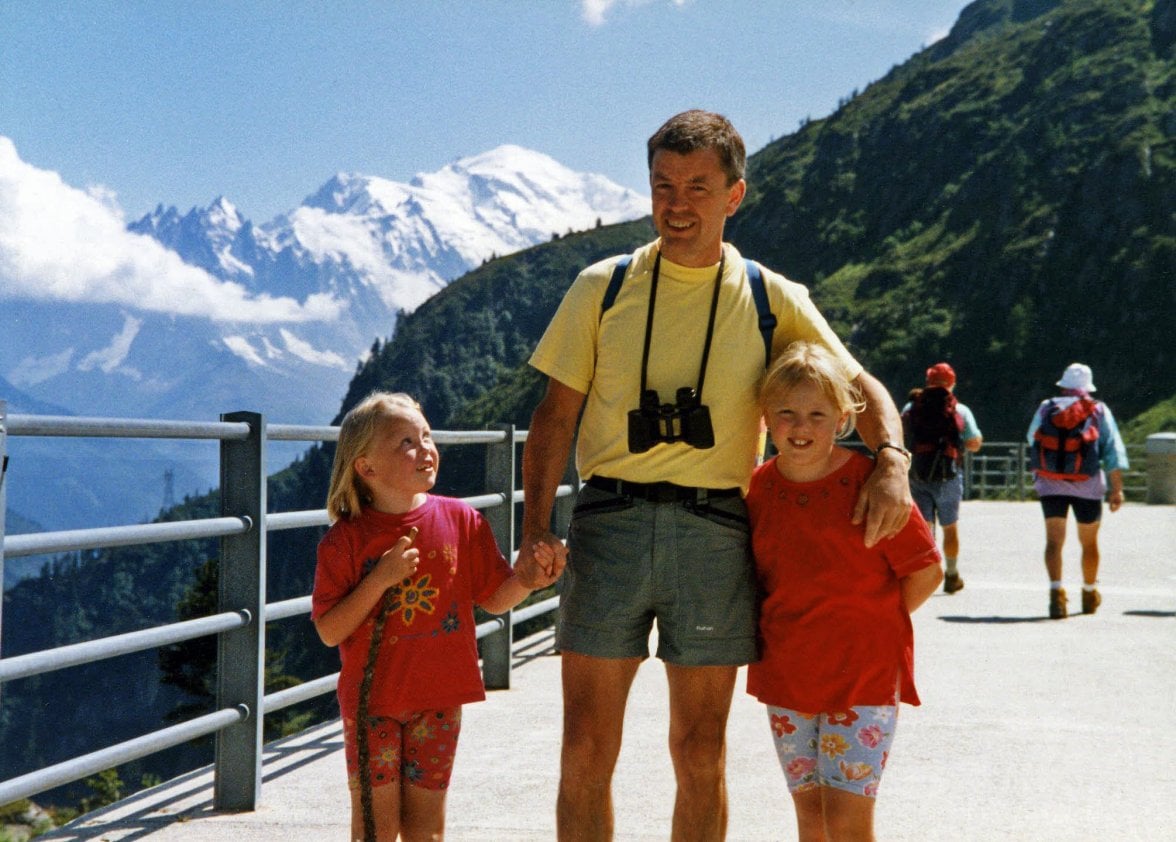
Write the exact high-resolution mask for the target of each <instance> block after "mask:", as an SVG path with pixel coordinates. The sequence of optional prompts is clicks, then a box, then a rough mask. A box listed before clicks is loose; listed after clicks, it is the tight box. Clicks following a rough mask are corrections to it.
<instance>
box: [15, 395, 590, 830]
mask: <svg viewBox="0 0 1176 842" xmlns="http://www.w3.org/2000/svg"><path fill="white" fill-rule="evenodd" d="M338 434H339V430H338V428H337V427H314V426H303V425H292V424H267V423H266V420H265V418H264V417H263V416H261V415H259V414H257V413H251V412H236V413H229V414H226V415H222V416H221V420H220V421H219V422H189V421H160V420H146V419H121V418H73V417H62V416H34V415H17V414H14V415H8V414H7V406H6V403H5V402H4V401H3V400H0V580H2V579H3V572H4V559H5V558H6V557H7V558H16V557H20V556H34V555H44V554H52V553H63V552H70V551H74V550H83V549H100V548H106V547H118V546H129V545H140V544H150V543H157V542H164V541H183V540H190V539H198V538H219V539H220V561H219V563H220V568H219V570H220V586H219V591H218V604H217V611H216V613H215V614H212V615H210V616H207V617H203V618H200V619H195V620H187V621H183V622H175V623H169V624H165V625H162V626H156V627H153V628H149V629H143V630H141V631H135V632H130V633H126V634H119V635H112V636H110V637H104V638H100V639H96V640H90V641H86V642H83V643H75V644H71V645H67V646H60V647H55V648H52V649H47V650H43V651H39V652H32V653H29V654H25V655H19V656H15V657H11V658H0V690H2V687H3V683H4V682H8V681H13V680H15V679H19V678H28V677H31V676H36V675H41V674H44V673H48V672H53V671H55V670H61V669H66V668H69V667H74V666H79V665H82V664H90V663H94V662H97V661H103V660H107V659H109V658H113V657H116V656H119V655H125V654H129V653H132V652H138V651H142V650H145V649H151V648H157V647H161V646H167V645H171V644H174V643H179V642H183V641H187V640H193V639H196V638H199V637H204V636H207V635H215V636H216V638H217V663H218V664H232V665H233V668H232V669H217V670H216V674H217V688H216V703H215V710H214V712H212V713H209V714H206V715H203V716H197V717H194V718H192V719H189V720H187V721H185V722H182V723H180V724H178V725H174V726H171V727H168V728H163V729H161V730H158V731H153V732H151V733H148V734H144V735H142V736H140V737H137V738H135V739H131V740H126V741H124V742H120V743H117V744H115V745H111V746H109V747H107V748H105V749H102V750H99V751H95V752H91V753H89V754H85V755H82V756H79V757H74V758H71V759H69V760H66V761H64V762H61V763H57V764H54V765H52V766H47V767H45V768H42V769H39V770H36V771H33V772H30V773H27V774H23V775H20V776H18V777H14V778H10V779H8V780H4V781H0V805H3V804H8V803H11V802H13V801H16V800H19V799H21V798H27V797H29V796H31V795H35V794H37V793H39V792H44V791H45V790H49V789H53V788H55V787H58V786H62V785H65V784H68V783H72V782H74V781H77V780H81V779H83V778H86V777H89V776H91V775H94V774H96V773H98V772H101V771H103V770H106V769H110V768H112V767H114V766H117V765H119V764H122V763H126V762H130V761H132V760H137V759H140V758H143V757H146V756H148V755H151V754H155V753H158V752H161V751H164V750H165V749H169V748H173V747H175V746H178V745H181V744H183V743H186V742H188V741H190V740H193V739H196V738H198V737H203V736H207V735H214V738H215V759H214V773H213V780H214V784H213V801H214V807H215V809H218V810H230V811H232V810H252V809H254V807H255V806H256V804H257V801H258V798H259V796H260V790H261V772H262V769H261V758H262V734H263V724H264V718H265V716H266V715H267V714H270V713H273V712H275V711H278V710H281V709H283V708H285V707H288V706H290V705H294V704H297V703H299V702H303V701H307V700H309V699H313V698H315V697H318V696H322V695H325V694H327V693H331V692H333V691H334V689H335V684H336V681H337V678H338V673H335V674H332V675H326V676H322V677H321V678H317V679H313V680H310V681H307V682H305V683H303V684H300V685H297V686H295V687H291V688H288V689H285V690H281V691H278V692H274V693H270V694H266V693H265V691H264V686H263V679H264V674H265V627H266V623H269V622H273V621H275V620H280V619H285V618H288V617H294V616H298V615H303V614H309V613H310V597H309V596H303V597H299V598H296V599H289V600H285V601H281V602H275V603H270V604H266V602H265V593H266V587H265V586H266V581H265V580H266V536H267V534H268V533H269V532H272V531H276V530H281V529H297V528H304V527H318V526H325V525H326V524H327V523H328V522H329V521H328V518H327V512H326V509H319V510H312V511H298V512H277V513H267V511H266V508H267V506H266V502H267V500H266V490H267V486H266V476H265V465H266V459H265V455H266V443H267V442H269V441H307V442H323V441H335V440H337V439H338ZM8 436H65V437H105V438H169V439H186V440H199V439H207V440H217V441H219V442H220V500H221V516H220V517H216V518H206V519H201V520H187V521H176V522H168V523H151V524H139V525H133V526H110V527H101V528H95V529H76V530H68V531H60V532H42V533H35V534H22V535H7V534H5V530H4V515H5V499H6V489H5V486H4V472H3V470H2V466H6V465H7V454H8V443H7V437H8ZM434 439H435V441H436V442H437V443H438V444H443V445H444V444H480V445H485V446H486V453H487V455H486V478H487V486H488V487H489V490H488V492H487V493H485V494H481V495H478V496H476V497H467V498H465V501H466V502H467V503H469V504H470V505H471V506H473V507H475V508H478V509H481V510H484V514H485V517H486V519H487V520H488V521H489V523H490V525H491V527H492V528H493V530H494V534H495V537H496V539H497V540H498V544H499V546H501V547H509V548H510V549H511V553H510V555H511V556H513V555H514V546H515V504H516V503H518V502H521V501H522V499H523V493H522V490H521V489H519V488H517V487H516V469H515V466H516V459H515V457H516V450H517V445H518V444H519V443H520V442H522V441H525V439H526V432H525V431H520V430H516V429H515V428H514V427H513V426H511V425H504V426H501V427H499V428H496V429H492V430H481V431H460V432H454V431H443V430H437V431H434ZM575 485H576V479H575V476H574V473H572V472H571V471H570V469H569V473H568V476H567V477H566V482H565V484H563V485H561V486H560V487H559V491H558V494H557V502H556V512H555V521H556V529H557V530H558V531H559V532H560V533H561V534H563V533H565V532H566V525H567V523H568V520H569V518H570V502H571V495H572V492H573V489H574V487H575ZM558 602H559V599H558V597H552V598H550V599H546V600H543V601H541V602H538V603H536V604H533V605H529V606H525V607H524V608H521V609H516V610H514V611H512V612H508V613H507V614H503V615H500V616H498V617H495V618H494V619H492V620H489V621H487V622H484V623H481V624H479V625H478V626H477V629H476V634H477V636H478V638H479V640H483V639H484V642H483V644H482V670H483V678H484V681H485V684H486V686H487V687H488V688H491V689H505V688H508V687H509V686H510V670H511V650H512V645H513V636H512V630H513V628H514V626H515V625H517V624H518V623H521V622H524V621H526V620H529V619H532V618H534V617H536V616H540V615H542V614H546V613H548V612H551V611H553V610H555V608H556V607H557V605H558ZM0 628H2V626H0Z"/></svg>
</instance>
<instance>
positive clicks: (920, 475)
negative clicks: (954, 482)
mask: <svg viewBox="0 0 1176 842" xmlns="http://www.w3.org/2000/svg"><path fill="white" fill-rule="evenodd" d="M902 420H903V426H904V427H905V429H906V432H907V439H908V440H909V441H910V442H911V473H912V474H913V475H914V476H915V478H917V479H921V480H933V481H941V480H945V479H951V478H952V477H954V476H955V475H956V473H957V468H958V465H959V461H960V447H961V445H962V443H963V432H964V419H963V416H961V415H960V413H959V412H957V411H956V398H955V395H953V394H952V392H951V390H950V389H947V388H945V387H943V386H928V387H927V388H926V389H923V390H922V391H921V392H919V393H918V394H917V395H915V396H914V397H913V398H911V405H910V408H909V409H908V410H907V411H906V412H904V413H903V416H902Z"/></svg>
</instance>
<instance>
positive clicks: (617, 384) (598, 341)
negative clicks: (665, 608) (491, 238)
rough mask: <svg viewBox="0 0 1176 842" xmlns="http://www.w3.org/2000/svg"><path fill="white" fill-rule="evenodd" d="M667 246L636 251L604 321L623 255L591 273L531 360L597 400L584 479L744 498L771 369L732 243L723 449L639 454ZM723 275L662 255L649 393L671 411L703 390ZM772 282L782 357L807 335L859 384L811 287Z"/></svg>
mask: <svg viewBox="0 0 1176 842" xmlns="http://www.w3.org/2000/svg"><path fill="white" fill-rule="evenodd" d="M657 245H658V244H657V243H656V242H654V243H650V244H648V245H645V246H642V247H641V248H640V249H638V250H637V252H636V253H635V254H634V256H633V262H632V264H631V265H630V266H629V269H628V272H627V275H626V277H625V282H624V283H623V284H622V285H621V290H620V294H619V295H618V296H617V298H616V301H615V302H614V303H613V306H612V307H610V308H609V310H608V312H606V313H605V314H604V317H603V318H601V314H600V310H601V304H602V302H603V300H604V293H605V290H606V289H607V287H608V283H609V279H610V278H611V276H612V271H613V267H614V266H615V265H616V261H617V258H615V257H614V258H609V259H607V260H603V261H601V262H599V263H596V264H593V265H592V266H589V267H588V268H587V269H585V270H584V271H583V272H581V273H580V275H579V277H577V278H576V280H575V282H574V283H573V284H572V286H571V288H570V289H569V290H568V292H567V294H566V295H565V296H564V299H563V302H562V303H561V304H560V306H559V309H558V310H557V311H556V314H555V317H554V318H553V319H552V320H551V324H550V325H548V327H547V330H546V332H545V333H544V334H543V338H542V339H541V340H540V341H539V345H538V347H536V349H535V353H534V354H533V355H532V356H531V360H530V363H531V365H532V366H534V367H535V368H537V369H538V370H539V371H541V372H543V373H544V374H546V375H547V376H548V377H552V378H554V379H555V380H558V381H559V382H560V383H563V384H564V385H565V386H568V387H570V388H572V389H575V390H576V391H577V392H580V393H582V394H585V395H587V401H586V402H585V405H584V414H583V417H582V418H581V420H580V431H579V438H578V443H577V446H576V465H577V468H578V469H579V472H580V476H581V478H583V479H587V478H589V477H592V476H597V475H599V476H607V477H612V478H614V479H624V480H630V481H633V482H662V481H665V482H673V483H676V484H678V485H684V486H700V487H704V488H730V487H733V486H739V487H741V488H742V489H743V490H744V492H746V491H747V486H748V483H749V482H750V478H751V472H752V469H753V467H754V465H755V456H756V447H757V440H758V434H759V429H760V412H759V407H758V405H757V403H756V385H757V383H758V381H759V378H760V376H761V375H762V374H763V372H764V343H763V334H761V333H760V330H759V314H758V312H757V310H756V308H755V301H754V299H753V298H752V293H751V286H750V284H749V283H748V281H747V271H746V267H745V266H744V263H743V258H742V257H740V255H739V252H738V251H737V250H736V249H735V247H734V246H732V245H730V244H724V245H723V250H724V251H723V253H724V258H725V260H724V269H723V281H722V288H721V291H720V293H719V304H718V311H717V313H716V316H715V328H714V337H713V338H712V340H711V349H710V356H709V358H708V361H707V370H706V379H705V381H704V383H703V390H702V402H703V403H704V404H705V405H707V406H708V407H709V408H710V416H711V424H712V426H713V427H714V434H715V446H714V447H712V448H708V449H705V450H700V449H698V448H694V447H691V446H690V445H688V444H684V443H682V442H673V443H659V444H655V445H654V446H653V447H652V448H651V449H650V450H648V451H646V452H645V453H630V452H629V439H628V413H629V410H631V409H636V408H637V407H638V404H639V399H640V396H639V392H640V391H641V352H642V348H643V345H644V342H645V324H646V318H647V314H648V307H649V290H650V281H651V279H652V272H653V264H654V258H655V257H656V256H657ZM717 270H718V264H716V265H714V266H709V267H705V268H702V269H694V268H689V267H685V266H679V265H677V264H674V263H671V262H669V261H668V260H666V259H665V258H664V257H663V258H662V261H661V268H660V270H659V278H658V289H657V301H656V303H655V305H654V318H653V333H652V342H651V344H650V352H649V367H648V373H647V383H646V388H648V389H656V390H657V392H658V396H659V398H660V401H661V402H662V403H673V402H674V396H675V393H676V392H677V390H678V389H679V388H680V387H682V386H692V387H696V386H697V385H698V370H699V364H700V362H701V361H702V351H703V345H704V344H705V340H706V327H707V317H708V315H709V314H710V305H711V296H712V294H713V290H714V286H713V285H714V279H715V273H716V271H717ZM763 276H764V284H765V286H766V288H767V291H768V300H769V302H770V305H771V310H772V312H773V313H774V314H775V316H776V320H777V325H776V331H775V334H774V336H773V339H772V353H773V356H775V355H776V354H778V353H779V352H780V351H782V350H783V349H784V348H785V347H787V345H788V344H789V343H791V342H794V341H796V340H800V339H805V340H809V341H814V342H819V343H821V344H822V345H825V346H826V347H828V348H829V349H830V350H831V351H832V352H833V353H834V354H835V355H836V356H838V357H839V358H840V359H842V360H843V361H844V363H845V364H846V365H847V366H848V369H849V374H850V376H851V377H856V376H857V375H858V374H860V373H861V371H862V367H861V365H860V364H858V362H857V361H856V360H855V359H854V358H853V357H852V356H851V355H850V353H849V352H848V351H847V350H846V348H845V346H844V345H842V343H841V340H840V339H838V338H837V335H836V334H835V333H834V332H833V331H832V329H831V328H830V327H829V325H828V323H826V321H825V319H824V317H823V316H822V315H821V314H820V313H819V312H818V311H817V308H816V307H815V306H814V305H813V303H812V302H811V301H810V300H809V296H808V290H807V289H806V288H805V287H803V286H801V285H800V284H797V283H793V282H792V281H789V280H787V279H785V278H784V277H782V276H781V275H778V274H776V273H775V272H771V271H769V270H767V269H764V271H763Z"/></svg>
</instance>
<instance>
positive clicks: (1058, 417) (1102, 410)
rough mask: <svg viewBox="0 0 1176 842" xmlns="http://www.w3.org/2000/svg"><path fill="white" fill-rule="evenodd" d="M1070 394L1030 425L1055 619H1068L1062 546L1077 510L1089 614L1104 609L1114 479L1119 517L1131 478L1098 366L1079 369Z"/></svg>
mask: <svg viewBox="0 0 1176 842" xmlns="http://www.w3.org/2000/svg"><path fill="white" fill-rule="evenodd" d="M1057 385H1058V386H1060V387H1061V389H1062V394H1061V395H1060V396H1058V397H1054V398H1049V399H1047V400H1044V401H1042V402H1041V406H1039V407H1038V408H1037V411H1036V412H1034V413H1033V421H1032V422H1031V423H1030V424H1029V433H1028V439H1029V445H1030V467H1031V468H1032V470H1033V487H1034V488H1035V489H1036V490H1037V496H1038V497H1039V498H1040V500H1041V511H1042V513H1043V514H1044V515H1045V569H1046V572H1048V573H1049V587H1050V591H1049V616H1050V619H1053V620H1061V619H1064V618H1065V617H1066V616H1067V614H1068V611H1067V607H1066V591H1065V588H1063V587H1062V545H1063V544H1064V543H1065V541H1066V515H1067V513H1068V511H1069V509H1070V508H1071V507H1073V509H1074V519H1075V520H1076V521H1078V542H1079V543H1080V544H1081V545H1082V613H1083V614H1093V613H1094V612H1095V611H1097V610H1098V606H1099V604H1101V603H1102V596H1101V595H1100V594H1099V592H1098V587H1097V585H1098V563H1099V552H1098V527H1099V522H1100V521H1101V520H1102V500H1103V496H1104V495H1106V493H1107V480H1108V478H1109V479H1110V486H1111V493H1110V495H1109V496H1108V497H1107V503H1108V504H1109V505H1110V507H1111V511H1112V512H1114V511H1118V509H1119V507H1120V506H1122V505H1123V471H1125V470H1127V468H1128V467H1129V466H1128V463H1127V448H1126V447H1125V446H1124V445H1123V438H1122V436H1120V435H1119V426H1118V424H1116V423H1115V416H1114V415H1112V414H1111V408H1110V407H1109V406H1107V405H1106V404H1105V403H1103V402H1102V401H1098V400H1095V399H1094V398H1092V397H1091V396H1090V393H1091V392H1093V391H1095V386H1094V375H1093V374H1092V373H1091V370H1090V366H1088V365H1083V364H1082V363H1072V364H1070V365H1069V366H1068V367H1067V368H1066V371H1065V373H1063V374H1062V379H1061V380H1059V381H1058V382H1057Z"/></svg>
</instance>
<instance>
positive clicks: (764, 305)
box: [743, 258, 776, 366]
mask: <svg viewBox="0 0 1176 842" xmlns="http://www.w3.org/2000/svg"><path fill="white" fill-rule="evenodd" d="M743 262H744V264H746V266H747V282H748V283H749V284H750V285H751V297H752V298H754V299H755V309H756V312H757V313H759V330H760V333H761V334H762V335H763V337H764V365H765V366H767V365H769V364H770V363H771V362H772V334H773V333H775V331H776V316H775V314H774V313H773V312H772V307H771V304H770V303H769V302H768V290H767V288H766V287H765V286H764V275H763V272H761V271H760V267H759V264H758V263H756V262H755V261H754V260H748V259H747V258H744V260H743Z"/></svg>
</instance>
